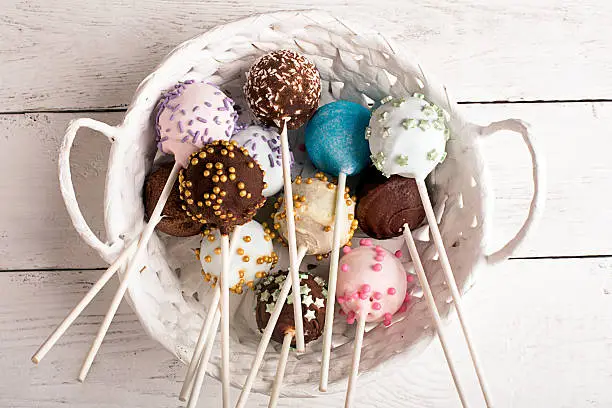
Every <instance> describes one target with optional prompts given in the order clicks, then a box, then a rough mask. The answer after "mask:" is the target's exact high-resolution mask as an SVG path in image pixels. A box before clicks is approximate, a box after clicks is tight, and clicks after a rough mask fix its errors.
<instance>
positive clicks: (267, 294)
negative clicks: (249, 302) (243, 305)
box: [259, 290, 270, 302]
mask: <svg viewBox="0 0 612 408" xmlns="http://www.w3.org/2000/svg"><path fill="white" fill-rule="evenodd" d="M259 299H261V301H262V302H267V301H268V299H270V292H268V291H267V290H266V291H265V292H261V293H260V294H259Z"/></svg>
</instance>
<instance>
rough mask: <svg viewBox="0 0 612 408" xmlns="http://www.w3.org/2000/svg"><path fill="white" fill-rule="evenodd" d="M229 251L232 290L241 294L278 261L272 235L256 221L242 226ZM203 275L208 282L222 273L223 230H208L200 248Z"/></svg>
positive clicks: (214, 282) (214, 280) (213, 280)
mask: <svg viewBox="0 0 612 408" xmlns="http://www.w3.org/2000/svg"><path fill="white" fill-rule="evenodd" d="M236 239H237V242H236V244H234V252H233V253H232V254H230V281H229V287H230V291H232V292H234V293H238V294H240V293H242V290H243V288H244V286H248V287H251V288H252V287H253V284H254V283H255V281H257V280H258V279H261V278H263V277H264V276H266V275H267V273H268V272H269V271H270V269H272V267H273V266H274V265H275V264H276V261H277V260H278V257H277V256H276V254H275V253H274V248H273V245H272V238H271V237H270V236H269V235H268V234H266V232H265V231H264V228H263V226H262V225H261V224H260V223H258V222H257V221H250V222H247V223H246V224H244V225H243V226H242V228H241V229H240V232H239V233H238V235H237V238H236ZM199 255H200V262H201V263H202V275H203V276H204V279H206V280H207V281H210V280H212V282H213V284H216V283H217V280H218V277H219V274H220V273H221V233H220V232H219V230H214V231H208V232H205V236H204V238H203V239H202V243H201V247H200V254H199Z"/></svg>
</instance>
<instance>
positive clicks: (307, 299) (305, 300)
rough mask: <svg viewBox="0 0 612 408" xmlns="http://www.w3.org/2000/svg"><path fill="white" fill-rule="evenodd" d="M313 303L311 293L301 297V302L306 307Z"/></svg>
mask: <svg viewBox="0 0 612 408" xmlns="http://www.w3.org/2000/svg"><path fill="white" fill-rule="evenodd" d="M313 303H314V301H313V300H312V295H308V296H304V297H303V299H302V304H303V305H305V306H306V307H310V305H312V304H313Z"/></svg>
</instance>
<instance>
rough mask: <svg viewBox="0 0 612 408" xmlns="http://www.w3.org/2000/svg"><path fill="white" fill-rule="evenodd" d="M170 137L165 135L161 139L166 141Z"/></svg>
mask: <svg viewBox="0 0 612 408" xmlns="http://www.w3.org/2000/svg"><path fill="white" fill-rule="evenodd" d="M168 139H169V137H168V136H164V137H162V138H161V139H159V141H160V142H165V141H166V140H168Z"/></svg>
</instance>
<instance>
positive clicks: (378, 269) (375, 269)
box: [372, 263, 382, 272]
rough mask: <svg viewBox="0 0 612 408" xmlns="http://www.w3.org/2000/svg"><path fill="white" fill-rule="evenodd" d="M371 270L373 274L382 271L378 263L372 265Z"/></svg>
mask: <svg viewBox="0 0 612 408" xmlns="http://www.w3.org/2000/svg"><path fill="white" fill-rule="evenodd" d="M372 270H373V271H374V272H380V271H382V265H381V264H379V263H377V264H374V265H372Z"/></svg>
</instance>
